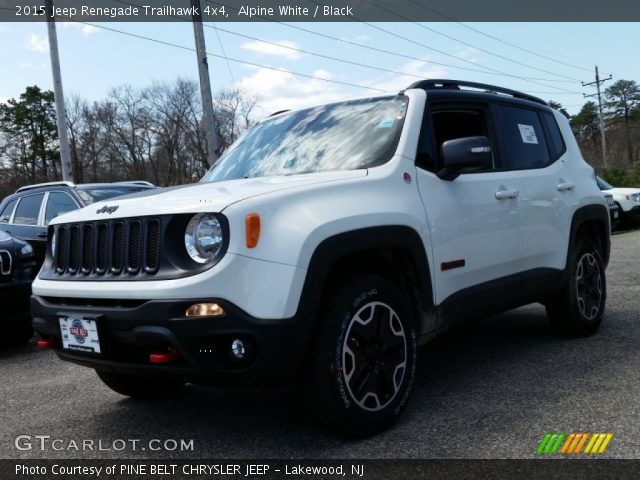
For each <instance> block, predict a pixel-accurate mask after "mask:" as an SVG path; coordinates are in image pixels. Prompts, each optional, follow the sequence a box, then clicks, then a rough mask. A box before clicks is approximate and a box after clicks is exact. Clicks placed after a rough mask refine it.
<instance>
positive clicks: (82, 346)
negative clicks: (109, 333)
mask: <svg viewBox="0 0 640 480" xmlns="http://www.w3.org/2000/svg"><path fill="white" fill-rule="evenodd" d="M99 317H100V315H93V314H89V313H67V312H63V313H59V314H58V325H59V328H60V339H61V343H62V349H63V350H64V351H65V352H72V353H81V354H85V355H94V356H101V355H102V353H103V345H102V344H101V340H100V339H101V337H102V335H101V332H100V323H101V322H100V318H99Z"/></svg>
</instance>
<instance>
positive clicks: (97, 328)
mask: <svg viewBox="0 0 640 480" xmlns="http://www.w3.org/2000/svg"><path fill="white" fill-rule="evenodd" d="M609 232H610V225H609V210H608V207H607V202H606V199H605V198H604V196H603V195H602V194H601V192H600V190H599V189H598V186H597V184H596V180H595V176H594V171H593V169H592V168H591V167H590V166H589V165H587V164H586V163H585V162H584V160H583V158H582V156H581V153H580V151H579V149H578V145H577V143H576V141H575V139H574V137H573V135H572V132H571V129H570V127H569V123H568V122H567V120H566V118H565V117H564V116H563V115H562V114H560V113H558V112H556V111H554V110H552V109H551V108H549V107H548V106H547V105H546V103H545V102H544V101H542V100H540V99H537V98H535V97H531V96H529V95H526V94H523V93H519V92H516V91H512V90H508V89H504V88H500V87H495V86H489V85H482V84H476V83H471V82H460V81H453V80H429V81H421V82H418V83H415V84H413V85H411V86H410V87H409V88H407V89H406V90H404V91H402V92H400V93H399V94H397V95H392V96H383V97H375V98H366V99H358V100H352V101H346V102H339V103H334V104H330V105H323V106H318V107H314V108H307V109H304V110H299V111H287V112H281V113H278V114H275V115H273V116H271V117H269V118H266V119H265V120H263V121H261V122H259V123H257V124H256V125H254V126H253V127H251V128H250V129H249V130H248V131H247V132H246V134H244V136H243V137H241V138H240V139H239V140H238V141H237V142H236V143H235V144H234V145H232V146H231V147H230V148H229V149H228V150H227V151H226V152H225V153H224V155H223V156H222V157H221V158H220V159H219V161H218V162H217V163H216V165H214V166H213V167H212V168H211V170H210V171H209V172H208V173H207V174H206V175H205V176H204V178H203V179H202V180H201V182H200V183H198V184H194V185H186V186H180V187H172V188H166V189H160V190H155V191H149V192H141V193H140V194H136V195H134V196H129V197H128V198H124V199H114V200H110V201H108V202H102V203H97V204H95V205H93V206H91V207H88V208H85V209H82V210H78V211H74V212H70V213H68V214H65V215H63V216H61V217H58V218H56V219H55V220H54V221H53V222H52V224H51V226H50V227H49V244H48V251H47V258H46V260H45V263H44V265H43V268H42V270H41V271H40V273H39V276H38V278H37V279H36V281H35V282H34V284H33V292H34V295H33V297H32V313H33V316H34V326H35V328H36V330H37V331H38V332H39V333H40V335H41V336H42V337H43V340H41V342H42V346H44V347H46V346H51V347H53V348H55V351H56V353H57V355H58V356H59V357H60V358H61V359H63V360H67V361H71V362H75V363H77V364H80V365H85V366H88V367H90V368H94V369H95V370H96V372H97V374H98V376H99V377H100V379H102V381H103V382H104V383H106V384H107V385H108V386H109V387H111V388H112V389H113V390H115V391H116V392H119V393H121V394H123V395H129V396H133V397H147V398H157V397H160V396H167V395H175V394H177V393H179V391H180V390H181V389H182V387H183V386H184V385H185V383H194V384H203V385H244V386H246V385H249V386H263V385H279V384H284V383H291V382H297V383H299V384H300V385H302V386H303V387H304V389H306V392H307V395H306V398H307V400H308V402H309V412H313V413H310V416H312V417H314V418H316V419H318V420H319V423H320V424H321V425H323V426H325V427H329V428H331V429H334V430H337V431H339V432H342V433H345V434H349V435H356V436H366V435H372V434H375V433H377V432H380V431H382V430H384V429H386V428H388V427H389V426H390V425H391V424H392V423H393V422H394V420H395V419H396V418H397V417H398V416H399V415H400V413H401V411H402V410H403V407H404V406H405V405H406V404H407V400H408V398H409V395H410V393H411V390H412V385H413V381H414V377H415V375H416V374H417V373H416V354H417V347H418V345H421V344H424V343H426V342H427V341H428V340H429V339H431V338H433V337H434V336H435V335H436V334H438V333H439V332H441V331H442V330H444V329H445V328H447V327H449V326H451V325H453V324H455V323H456V322H457V321H459V320H463V319H467V318H468V319H475V318H480V317H483V316H488V315H491V314H495V313H498V312H502V311H506V310H509V309H512V308H516V307H519V306H521V305H525V304H529V303H533V302H541V303H543V304H544V305H545V306H546V310H547V313H548V316H549V319H550V321H551V323H552V325H553V326H554V327H555V329H556V330H557V331H558V332H560V333H562V334H565V335H577V336H585V335H589V334H592V333H594V332H595V331H596V330H597V328H598V326H599V324H600V322H601V320H602V317H603V313H604V308H605V298H606V284H605V267H606V265H607V263H608V259H609V248H610V240H609Z"/></svg>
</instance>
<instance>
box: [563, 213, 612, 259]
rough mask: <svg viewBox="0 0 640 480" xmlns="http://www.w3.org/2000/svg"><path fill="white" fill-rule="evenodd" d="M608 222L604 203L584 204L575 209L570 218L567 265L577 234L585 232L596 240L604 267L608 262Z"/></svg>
mask: <svg viewBox="0 0 640 480" xmlns="http://www.w3.org/2000/svg"><path fill="white" fill-rule="evenodd" d="M609 222H610V219H609V209H608V208H607V207H605V206H604V205H585V206H584V207H581V208H579V209H578V210H576V212H575V213H574V214H573V218H572V219H571V234H570V238H569V249H568V250H567V265H568V259H569V255H570V254H571V249H572V248H573V246H574V245H575V244H576V239H577V238H578V236H579V235H582V234H586V235H587V236H589V237H591V238H593V239H595V240H596V241H597V242H598V246H599V247H600V253H601V254H602V261H603V262H604V265H605V267H606V266H607V265H608V264H609V255H610V250H611V226H610V224H609Z"/></svg>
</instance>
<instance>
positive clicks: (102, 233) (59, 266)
mask: <svg viewBox="0 0 640 480" xmlns="http://www.w3.org/2000/svg"><path fill="white" fill-rule="evenodd" d="M160 232H161V228H160V219H158V218H153V217H150V218H132V219H122V220H107V221H97V222H86V223H76V224H66V225H60V226H58V227H56V229H55V235H56V242H55V246H56V251H55V252H53V265H54V267H55V274H56V275H57V276H65V277H69V276H76V277H77V276H83V275H90V274H91V275H92V276H96V275H97V276H104V275H110V276H114V275H115V276H134V275H138V274H147V275H153V274H155V273H156V272H157V271H158V267H159V264H160V237H161V235H160Z"/></svg>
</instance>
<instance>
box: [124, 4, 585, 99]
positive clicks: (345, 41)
mask: <svg viewBox="0 0 640 480" xmlns="http://www.w3.org/2000/svg"><path fill="white" fill-rule="evenodd" d="M116 1H118V0H116ZM205 1H206V2H207V3H210V4H212V5H220V6H221V5H222V4H221V3H218V2H215V1H212V0H205ZM226 7H228V8H230V9H232V10H236V11H238V10H239V9H237V8H234V7H230V6H229V5H226ZM256 17H257V18H260V19H263V20H266V21H268V22H271V23H275V24H279V25H282V26H285V27H287V28H291V29H294V30H299V31H301V32H305V33H309V34H311V35H316V36H318V37H322V38H326V39H328V40H334V41H336V42H341V43H344V44H346V45H352V46H355V47H359V48H364V49H367V50H370V51H374V52H378V53H384V54H387V55H392V56H394V57H396V58H397V57H400V58H406V59H408V60H413V61H418V62H422V63H424V64H427V65H428V64H431V65H438V66H441V67H447V68H453V69H458V70H465V71H468V72H476V73H483V74H485V75H498V76H501V77H509V78H516V79H519V80H527V81H533V80H541V81H546V82H559V83H562V82H566V83H574V81H573V80H556V79H549V78H535V77H522V76H519V75H513V74H510V73H507V72H502V71H499V70H494V71H490V70H486V69H487V68H488V67H484V66H482V65H478V64H476V63H473V62H469V61H467V60H464V59H461V60H463V61H466V62H467V63H470V64H472V65H475V66H478V67H481V68H483V69H485V70H480V69H478V68H469V67H462V66H458V65H451V64H448V63H442V62H436V61H432V60H425V59H424V58H420V57H414V56H411V55H407V54H403V53H399V52H393V51H390V50H385V49H382V48H378V47H373V46H371V45H364V44H362V43H358V42H354V41H351V40H347V39H345V38H339V37H334V36H332V35H328V34H326V33H321V32H316V31H314V30H309V29H308V28H304V27H300V26H298V25H291V24H289V23H285V22H281V21H277V20H273V19H271V18H268V17H263V16H260V15H256ZM363 23H364V22H363ZM216 28H219V27H216ZM221 31H225V30H223V29H221ZM226 33H230V34H232V35H240V36H243V34H240V33H237V32H231V31H226ZM244 36H246V37H248V38H252V39H253V40H257V41H260V42H265V43H270V42H267V41H266V40H261V39H258V38H255V37H249V36H247V35H244ZM276 45H278V46H282V47H284V46H283V45H280V44H276ZM285 48H291V49H295V48H294V47H285ZM426 48H430V47H426ZM298 50H299V51H300V52H303V53H308V54H309V55H320V54H316V53H315V52H309V51H305V50H302V49H298ZM438 52H439V51H438ZM326 57H328V58H331V59H333V60H337V59H336V58H335V57H330V56H326ZM454 58H458V57H455V56H454ZM459 60H460V59H459ZM338 61H340V60H338ZM403 75H406V74H405V73H403ZM544 86H546V87H548V88H556V87H552V86H549V85H544ZM566 91H567V92H568V90H566ZM571 93H579V92H571Z"/></svg>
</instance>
